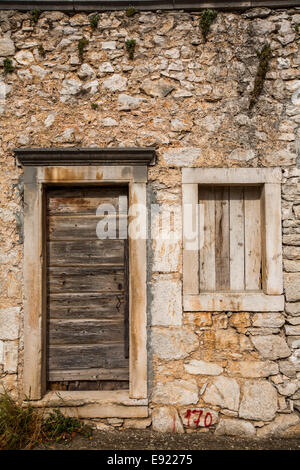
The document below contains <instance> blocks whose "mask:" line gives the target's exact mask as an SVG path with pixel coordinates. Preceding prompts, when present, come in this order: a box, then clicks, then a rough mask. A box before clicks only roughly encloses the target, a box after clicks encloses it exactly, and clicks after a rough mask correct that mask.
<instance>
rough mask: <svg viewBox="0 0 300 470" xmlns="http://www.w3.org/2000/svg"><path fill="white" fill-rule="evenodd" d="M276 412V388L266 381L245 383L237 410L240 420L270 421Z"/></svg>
mask: <svg viewBox="0 0 300 470" xmlns="http://www.w3.org/2000/svg"><path fill="white" fill-rule="evenodd" d="M276 411H277V392H276V388H275V387H273V385H271V383H270V382H268V381H267V380H259V381H246V382H245V383H244V385H243V394H242V400H241V405H240V409H239V416H240V418H244V419H253V420H256V421H271V420H272V419H273V418H274V417H275V414H276Z"/></svg>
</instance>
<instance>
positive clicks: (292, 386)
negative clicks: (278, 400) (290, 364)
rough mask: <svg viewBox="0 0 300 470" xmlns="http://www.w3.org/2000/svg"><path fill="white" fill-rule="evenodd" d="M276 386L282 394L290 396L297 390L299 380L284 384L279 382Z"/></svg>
mask: <svg viewBox="0 0 300 470" xmlns="http://www.w3.org/2000/svg"><path fill="white" fill-rule="evenodd" d="M276 388H277V390H278V392H279V393H280V394H281V395H284V396H285V397H289V396H291V395H293V394H294V393H295V392H296V391H297V389H298V385H297V382H286V383H283V384H278V385H277V387H276Z"/></svg>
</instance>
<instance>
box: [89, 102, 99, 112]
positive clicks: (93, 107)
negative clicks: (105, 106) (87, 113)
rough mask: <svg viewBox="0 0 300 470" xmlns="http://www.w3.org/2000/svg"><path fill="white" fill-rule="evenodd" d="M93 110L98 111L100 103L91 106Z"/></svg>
mask: <svg viewBox="0 0 300 470" xmlns="http://www.w3.org/2000/svg"><path fill="white" fill-rule="evenodd" d="M91 108H92V109H93V110H94V111H97V109H98V103H92V104H91Z"/></svg>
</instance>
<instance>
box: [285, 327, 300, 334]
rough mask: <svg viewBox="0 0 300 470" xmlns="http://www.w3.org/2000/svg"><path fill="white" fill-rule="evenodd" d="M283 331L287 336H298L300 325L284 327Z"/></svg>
mask: <svg viewBox="0 0 300 470" xmlns="http://www.w3.org/2000/svg"><path fill="white" fill-rule="evenodd" d="M284 329H285V334H286V335H288V336H299V335H300V325H286V326H285V327H284Z"/></svg>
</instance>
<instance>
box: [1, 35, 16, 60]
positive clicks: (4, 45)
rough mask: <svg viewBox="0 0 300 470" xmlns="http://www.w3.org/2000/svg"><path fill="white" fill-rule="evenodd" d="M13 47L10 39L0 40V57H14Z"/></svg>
mask: <svg viewBox="0 0 300 470" xmlns="http://www.w3.org/2000/svg"><path fill="white" fill-rule="evenodd" d="M14 53H15V45H14V42H13V41H12V40H11V39H10V38H0V56H1V57H7V56H10V55H14Z"/></svg>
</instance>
